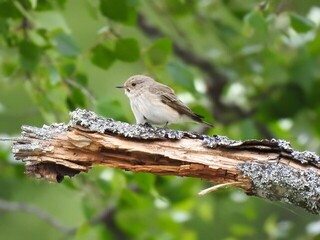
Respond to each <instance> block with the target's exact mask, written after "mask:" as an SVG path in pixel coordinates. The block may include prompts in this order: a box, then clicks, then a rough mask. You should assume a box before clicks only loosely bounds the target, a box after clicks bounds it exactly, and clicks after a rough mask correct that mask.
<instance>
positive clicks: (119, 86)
mask: <svg viewBox="0 0 320 240" xmlns="http://www.w3.org/2000/svg"><path fill="white" fill-rule="evenodd" d="M116 88H125V87H124V86H123V85H118V86H116Z"/></svg>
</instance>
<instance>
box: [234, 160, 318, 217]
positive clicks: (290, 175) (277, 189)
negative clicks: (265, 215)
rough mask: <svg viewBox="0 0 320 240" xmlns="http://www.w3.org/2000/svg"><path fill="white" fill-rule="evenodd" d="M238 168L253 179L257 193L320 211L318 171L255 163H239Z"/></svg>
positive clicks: (315, 211)
mask: <svg viewBox="0 0 320 240" xmlns="http://www.w3.org/2000/svg"><path fill="white" fill-rule="evenodd" d="M238 169H239V170H240V171H241V172H242V173H243V175H245V176H247V177H249V178H250V179H251V180H252V182H253V189H252V191H253V192H252V193H253V194H254V195H257V196H260V197H263V198H267V199H269V200H274V201H281V202H288V203H291V204H294V205H296V206H300V207H303V208H305V209H307V210H308V211H310V212H312V213H315V214H319V213H320V177H319V175H318V173H317V172H316V171H314V170H312V169H310V170H308V169H307V170H300V169H296V168H293V167H291V166H289V165H284V164H279V163H255V162H245V163H242V164H239V166H238Z"/></svg>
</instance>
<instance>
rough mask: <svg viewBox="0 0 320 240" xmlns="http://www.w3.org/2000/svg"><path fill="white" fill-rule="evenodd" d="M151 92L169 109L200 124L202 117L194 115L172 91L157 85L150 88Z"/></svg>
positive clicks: (164, 86)
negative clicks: (158, 96)
mask: <svg viewBox="0 0 320 240" xmlns="http://www.w3.org/2000/svg"><path fill="white" fill-rule="evenodd" d="M150 90H151V91H152V92H157V93H158V94H159V95H160V99H161V101H162V102H163V103H165V104H167V105H168V106H169V107H171V108H173V109H175V110H176V111H177V112H178V113H180V114H184V115H187V116H188V117H190V118H191V119H193V120H195V121H197V122H202V119H201V118H203V117H202V116H200V115H198V114H195V113H193V112H192V111H191V109H190V108H189V107H188V106H187V105H185V104H184V103H183V102H182V101H181V100H179V99H178V98H177V96H176V95H175V93H174V91H173V90H172V89H171V88H169V87H167V86H166V85H163V84H157V85H153V86H151V87H150Z"/></svg>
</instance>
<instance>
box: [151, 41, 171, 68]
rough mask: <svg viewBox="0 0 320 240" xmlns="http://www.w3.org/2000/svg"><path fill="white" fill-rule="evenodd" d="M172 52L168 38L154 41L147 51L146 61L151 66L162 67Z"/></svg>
mask: <svg viewBox="0 0 320 240" xmlns="http://www.w3.org/2000/svg"><path fill="white" fill-rule="evenodd" d="M171 52H172V42H171V40H170V39H168V38H163V39H160V40H158V41H156V42H155V43H154V44H153V45H152V46H151V47H150V48H149V49H148V51H147V59H148V60H149V61H150V63H151V64H152V65H155V66H156V65H164V64H166V63H167V61H168V59H169V56H170V54H171Z"/></svg>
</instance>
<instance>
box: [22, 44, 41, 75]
mask: <svg viewBox="0 0 320 240" xmlns="http://www.w3.org/2000/svg"><path fill="white" fill-rule="evenodd" d="M19 53H20V64H21V67H22V68H23V69H24V70H28V71H32V70H34V69H35V68H36V67H37V65H38V63H39V60H40V48H39V47H38V46H37V45H35V44H34V43H33V42H29V41H28V40H24V41H23V42H21V43H20V45H19Z"/></svg>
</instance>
